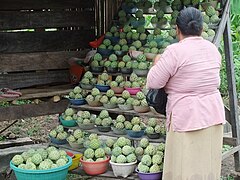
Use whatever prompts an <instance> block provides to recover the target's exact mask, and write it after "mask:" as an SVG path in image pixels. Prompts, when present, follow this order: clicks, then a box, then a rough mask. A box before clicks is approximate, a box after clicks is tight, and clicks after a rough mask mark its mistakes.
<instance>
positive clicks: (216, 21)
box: [210, 14, 220, 24]
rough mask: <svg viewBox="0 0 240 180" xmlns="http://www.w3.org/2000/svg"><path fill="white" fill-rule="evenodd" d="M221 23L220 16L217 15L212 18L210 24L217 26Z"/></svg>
mask: <svg viewBox="0 0 240 180" xmlns="http://www.w3.org/2000/svg"><path fill="white" fill-rule="evenodd" d="M219 21H220V19H219V17H218V15H216V14H215V15H213V16H212V17H210V22H211V23H212V24H217V23H218V22H219Z"/></svg>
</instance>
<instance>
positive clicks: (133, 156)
mask: <svg viewBox="0 0 240 180" xmlns="http://www.w3.org/2000/svg"><path fill="white" fill-rule="evenodd" d="M136 160H137V157H136V155H135V154H134V153H131V154H129V155H128V156H127V162H128V163H131V162H135V161H136Z"/></svg>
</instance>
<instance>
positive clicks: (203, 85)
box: [147, 7, 225, 180]
mask: <svg viewBox="0 0 240 180" xmlns="http://www.w3.org/2000/svg"><path fill="white" fill-rule="evenodd" d="M202 24H203V19H202V14H201V12H200V11H199V10H197V9H195V8H192V7H190V8H186V9H184V10H182V11H181V12H180V13H179V16H178V17H177V27H176V28H177V36H178V39H179V42H178V43H175V44H172V45H170V46H168V47H167V48H166V50H165V51H164V53H163V54H162V55H160V56H158V57H156V59H155V65H154V66H153V67H152V68H151V69H150V71H149V73H148V77H147V87H148V89H160V88H163V87H164V88H165V91H166V93H167V94H168V102H167V108H166V111H167V121H166V127H167V131H168V132H167V139H166V149H165V157H164V158H165V159H164V168H163V179H164V180H219V179H220V172H221V149H222V139H223V125H222V124H224V123H225V116H224V115H225V113H224V105H223V102H222V99H221V95H220V92H219V90H218V88H219V85H220V76H219V72H220V66H221V55H220V53H219V52H218V50H217V48H216V47H215V46H214V45H213V44H212V43H210V42H209V41H207V40H204V39H203V38H202V37H201V33H202Z"/></svg>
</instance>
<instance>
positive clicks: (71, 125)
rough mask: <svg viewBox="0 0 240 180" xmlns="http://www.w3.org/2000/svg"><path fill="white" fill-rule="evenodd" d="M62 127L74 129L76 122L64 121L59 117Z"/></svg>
mask: <svg viewBox="0 0 240 180" xmlns="http://www.w3.org/2000/svg"><path fill="white" fill-rule="evenodd" d="M59 119H60V121H61V123H62V125H63V126H67V127H74V126H77V123H76V120H65V119H63V117H62V116H60V117H59Z"/></svg>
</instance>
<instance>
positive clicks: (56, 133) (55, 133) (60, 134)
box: [49, 125, 68, 141]
mask: <svg viewBox="0 0 240 180" xmlns="http://www.w3.org/2000/svg"><path fill="white" fill-rule="evenodd" d="M49 136H50V137H52V138H55V139H56V140H58V141H65V140H66V139H67V137H68V133H67V132H65V131H64V128H63V126H62V125H58V126H57V127H56V128H54V129H53V130H51V131H50V133H49Z"/></svg>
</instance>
